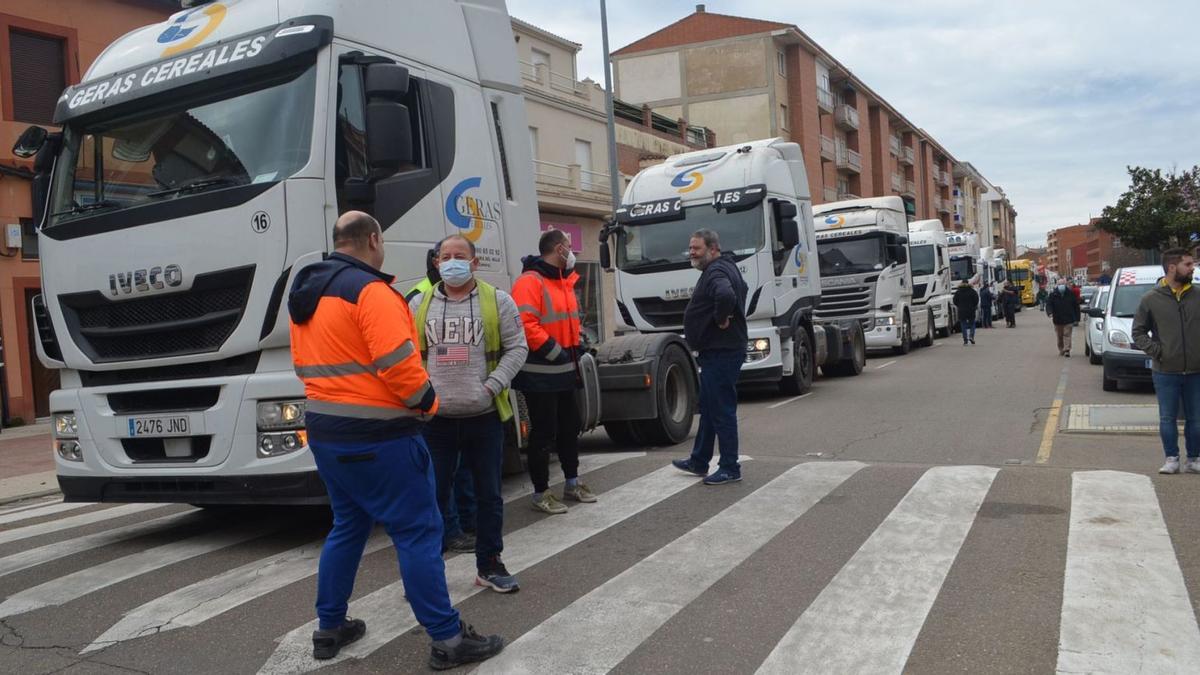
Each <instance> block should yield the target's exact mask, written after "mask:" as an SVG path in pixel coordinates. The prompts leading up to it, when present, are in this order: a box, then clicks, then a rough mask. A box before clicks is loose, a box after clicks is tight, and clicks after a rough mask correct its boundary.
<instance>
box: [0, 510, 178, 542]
mask: <svg viewBox="0 0 1200 675" xmlns="http://www.w3.org/2000/svg"><path fill="white" fill-rule="evenodd" d="M162 507H163V505H162V504H124V505H122V506H114V507H112V508H106V509H98V510H96V511H91V512H88V513H81V514H79V515H78V516H71V517H69V518H63V519H61V520H51V521H49V522H45V523H38V524H37V525H26V526H25V527H17V528H13V529H11V530H5V531H3V532H0V544H8V543H11V542H14V541H21V540H22V539H29V538H30V537H40V536H42V535H43V534H51V533H53V532H61V531H63V530H69V529H71V528H74V527H83V526H84V525H91V524H93V523H100V522H103V521H105V520H112V519H114V518H122V517H124V516H130V515H133V514H135V513H143V512H145V511H150V510H152V509H161V508H162Z"/></svg>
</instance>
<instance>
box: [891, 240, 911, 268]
mask: <svg viewBox="0 0 1200 675" xmlns="http://www.w3.org/2000/svg"><path fill="white" fill-rule="evenodd" d="M888 248H890V249H891V254H892V256H891V257H892V260H894V261H896V264H897V265H903V264H905V263H907V262H908V249H907V248H905V246H904V244H892V245H890V246H889V247H888Z"/></svg>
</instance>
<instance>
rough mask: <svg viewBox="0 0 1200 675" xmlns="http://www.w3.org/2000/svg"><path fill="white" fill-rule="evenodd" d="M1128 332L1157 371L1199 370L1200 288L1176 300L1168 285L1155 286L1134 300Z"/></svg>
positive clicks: (1193, 371)
mask: <svg viewBox="0 0 1200 675" xmlns="http://www.w3.org/2000/svg"><path fill="white" fill-rule="evenodd" d="M1132 332H1133V342H1134V344H1136V345H1137V347H1138V349H1141V350H1142V351H1144V352H1146V353H1147V354H1149V355H1150V358H1151V359H1153V361H1154V370H1156V371H1157V372H1160V373H1200V288H1195V287H1193V288H1190V289H1188V290H1187V291H1186V292H1184V294H1183V297H1181V298H1180V299H1179V300H1176V299H1175V293H1174V292H1173V291H1171V288H1170V287H1169V286H1165V285H1159V286H1157V287H1156V288H1155V289H1154V290H1152V291H1150V292H1149V293H1147V294H1146V295H1145V296H1143V297H1142V301H1141V303H1140V304H1138V309H1137V314H1136V315H1135V316H1134V319H1133V331H1132Z"/></svg>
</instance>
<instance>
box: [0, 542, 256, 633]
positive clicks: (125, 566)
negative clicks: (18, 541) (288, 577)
mask: <svg viewBox="0 0 1200 675" xmlns="http://www.w3.org/2000/svg"><path fill="white" fill-rule="evenodd" d="M272 529H274V528H264V527H243V528H234V529H231V530H228V531H224V532H210V533H207V534H202V535H199V536H196V537H191V538H190V539H184V540H182V541H175V542H171V543H170V544H163V545H162V546H155V547H154V548H149V549H146V550H144V551H142V552H140V553H134V554H132V555H127V556H125V557H124V558H117V559H116V560H110V561H108V562H106V563H103V564H100V565H95V566H93V567H88V568H86V569H83V570H80V571H78V572H75V573H73V574H68V575H66V576H64V577H58V578H57V579H51V580H50V581H47V582H46V583H44V584H40V585H38V586H34V587H33V588H27V589H25V590H23V591H21V592H19V593H14V594H13V595H11V596H9V597H8V598H7V599H5V600H4V602H3V603H0V619H3V618H7V617H10V616H13V615H16V614H23V613H25V612H31V611H33V610H35V609H41V608H43V607H54V606H57V605H62V604H65V603H68V602H71V601H72V600H76V599H78V598H81V597H83V596H85V595H87V594H89V593H95V592H96V591H99V590H101V589H105V588H108V587H109V586H112V585H114V584H118V583H120V582H122V581H127V580H129V579H133V578H134V577H138V576H141V575H143V574H146V573H149V572H153V571H155V570H158V569H161V568H163V567H166V566H168V565H174V564H175V563H178V562H183V561H184V560H190V559H192V558H195V557H198V556H202V555H205V554H207V553H212V552H213V551H219V550H221V549H223V548H229V547H230V546H235V545H237V544H241V543H243V542H247V541H250V540H252V539H257V538H258V537H261V536H263V535H265V534H268V533H269V532H270V531H272Z"/></svg>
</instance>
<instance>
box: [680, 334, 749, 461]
mask: <svg viewBox="0 0 1200 675" xmlns="http://www.w3.org/2000/svg"><path fill="white" fill-rule="evenodd" d="M745 358H746V357H745V354H744V353H742V352H741V351H740V350H737V349H709V350H705V351H702V352H700V357H699V361H700V428H699V429H698V430H697V431H696V440H695V442H694V443H693V444H692V464H693V465H694V466H697V467H704V468H705V469H706V470H707V468H708V464H709V462H711V461H712V456H713V445H714V444H715V443H717V442H719V443H720V448H721V459H720V461H719V462H718V465H719V466H720V467H721V468H722V469H726V470H727V471H729V472H731V473H733V474H734V475H741V472H742V466H741V465H740V464H738V428H737V382H738V375H740V374H741V372H742V362H743V361H745Z"/></svg>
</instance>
